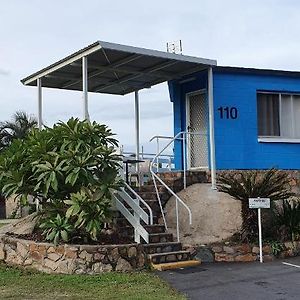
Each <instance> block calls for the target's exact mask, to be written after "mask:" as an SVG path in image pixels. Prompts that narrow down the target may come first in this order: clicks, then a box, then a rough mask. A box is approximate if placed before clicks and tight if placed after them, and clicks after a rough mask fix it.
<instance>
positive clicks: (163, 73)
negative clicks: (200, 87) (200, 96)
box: [21, 41, 217, 95]
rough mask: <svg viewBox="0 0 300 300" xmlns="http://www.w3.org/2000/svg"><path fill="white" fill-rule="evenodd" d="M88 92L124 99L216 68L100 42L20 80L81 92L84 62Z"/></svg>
mask: <svg viewBox="0 0 300 300" xmlns="http://www.w3.org/2000/svg"><path fill="white" fill-rule="evenodd" d="M83 57H86V58H87V79H88V91H89V92H95V93H106V94H117V95H125V94H128V93H131V92H133V91H137V90H140V89H143V88H149V87H151V86H153V85H156V84H159V83H162V82H164V81H169V80H172V79H177V78H181V77H182V76H185V75H188V74H191V73H194V72H197V71H201V70H204V69H207V68H208V67H211V66H215V65H216V64H217V62H216V61H215V60H211V59H204V58H199V57H192V56H186V55H180V54H173V53H167V52H162V51H156V50H149V49H144V48H137V47H132V46H125V45H120V44H114V43H108V42H103V41H97V42H95V43H93V44H91V45H89V46H87V47H85V48H83V49H81V50H79V51H77V52H75V53H73V54H71V55H69V56H67V57H65V58H63V59H62V60H60V61H58V62H56V63H54V64H52V65H50V66H49V67H46V68H44V69H42V70H40V71H38V72H36V73H34V74H32V75H29V76H28V77H26V78H24V79H22V80H21V82H22V83H23V84H24V85H30V86H37V81H38V80H37V79H41V78H42V85H43V87H49V88H58V89H66V90H78V91H82V80H83V79H82V78H83V76H82V62H83V60H82V58H83Z"/></svg>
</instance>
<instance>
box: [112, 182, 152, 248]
mask: <svg viewBox="0 0 300 300" xmlns="http://www.w3.org/2000/svg"><path fill="white" fill-rule="evenodd" d="M125 188H127V189H128V190H129V191H130V192H131V193H132V194H134V196H135V197H136V198H135V199H134V198H132V197H131V195H130V194H129V193H128V192H127V191H126V190H125ZM125 188H121V189H120V190H119V191H114V193H113V197H114V199H115V203H116V208H117V209H118V210H119V211H120V212H121V214H122V215H123V216H124V217H125V218H126V220H127V221H128V222H129V223H130V224H131V225H132V227H133V228H134V241H135V242H136V243H140V242H141V237H142V238H143V239H144V240H145V242H146V243H149V233H148V232H147V231H146V230H145V228H144V227H143V226H142V225H141V220H142V221H144V222H145V224H147V225H153V212H152V209H151V207H150V206H149V205H148V204H147V203H146V202H145V200H143V199H142V198H141V197H140V196H139V195H138V194H137V193H136V192H135V191H134V190H133V189H132V188H131V187H130V186H129V185H128V184H127V183H125ZM123 202H125V203H126V204H127V205H128V206H129V207H130V208H131V209H132V210H133V213H132V212H131V211H130V210H129V209H128V208H127V207H126V206H125V205H124V203H123ZM141 203H142V204H143V205H144V206H145V207H146V209H147V210H148V211H149V214H147V213H146V211H145V210H144V209H143V208H142V207H141V206H140V204H141Z"/></svg>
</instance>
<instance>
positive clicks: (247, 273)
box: [158, 257, 300, 300]
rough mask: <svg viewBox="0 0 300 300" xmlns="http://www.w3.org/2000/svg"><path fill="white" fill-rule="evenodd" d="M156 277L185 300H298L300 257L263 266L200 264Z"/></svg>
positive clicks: (165, 272) (299, 290) (251, 264)
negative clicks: (170, 286) (183, 295)
mask: <svg viewBox="0 0 300 300" xmlns="http://www.w3.org/2000/svg"><path fill="white" fill-rule="evenodd" d="M158 275H159V276H161V277H162V278H163V279H164V280H166V281H167V282H169V283H170V284H171V285H172V286H173V287H174V288H176V289H177V290H179V291H180V292H182V293H184V294H185V295H187V297H188V299H197V300H205V299H210V300H214V299H218V300H227V299H228V300H235V299H239V300H248V299H251V300H252V299H255V300H260V299H263V300H269V299H270V300H271V299H272V300H279V299H280V300H283V299H300V257H297V258H292V259H284V260H277V261H275V262H268V263H264V264H260V263H227V264H224V263H217V264H202V265H201V266H199V267H194V268H188V269H182V270H172V271H164V272H160V273H158Z"/></svg>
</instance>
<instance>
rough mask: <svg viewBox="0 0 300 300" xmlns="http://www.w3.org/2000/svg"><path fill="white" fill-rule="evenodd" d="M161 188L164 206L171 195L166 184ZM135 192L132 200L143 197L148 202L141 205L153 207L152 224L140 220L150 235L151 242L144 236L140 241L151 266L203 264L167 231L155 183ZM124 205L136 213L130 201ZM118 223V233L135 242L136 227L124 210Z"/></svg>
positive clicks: (148, 237) (160, 269)
mask: <svg viewBox="0 0 300 300" xmlns="http://www.w3.org/2000/svg"><path fill="white" fill-rule="evenodd" d="M157 188H158V190H159V194H160V198H161V203H162V206H163V207H164V205H165V203H166V202H167V201H168V199H169V197H170V194H169V192H168V191H167V189H166V188H165V187H164V186H163V185H158V186H157ZM134 192H135V193H133V192H132V191H131V192H130V196H131V197H132V199H136V198H138V196H140V197H141V199H143V201H144V202H145V203H141V202H140V207H141V208H142V209H144V210H145V211H146V210H147V206H148V207H150V208H151V210H152V215H153V218H152V219H153V220H152V221H153V222H152V224H147V223H146V222H145V221H143V220H141V222H140V224H141V225H142V226H143V228H144V229H145V230H146V232H147V234H148V235H147V236H146V239H148V241H145V239H140V242H141V243H143V244H144V251H145V253H147V255H148V261H149V264H150V266H151V267H152V268H153V269H156V270H159V271H163V270H168V269H176V268H184V267H191V266H197V265H199V264H200V263H201V262H200V261H198V260H194V259H193V256H192V254H191V253H190V252H189V251H186V250H184V249H183V246H182V244H181V243H180V242H178V241H174V237H173V235H172V234H171V233H168V232H166V228H165V225H164V224H163V220H162V216H161V210H160V206H159V202H158V200H157V195H156V192H155V187H154V185H153V184H151V183H149V184H146V185H144V186H142V187H140V188H137V189H135V191H134ZM124 206H125V207H126V208H127V209H128V210H129V211H130V212H131V214H132V215H134V214H135V213H134V211H132V209H131V208H130V207H131V206H130V205H129V204H127V203H125V204H124ZM148 223H149V222H148ZM116 224H117V228H118V232H119V233H120V234H121V235H122V237H124V238H126V239H130V240H132V241H134V240H135V229H134V227H133V226H132V224H130V223H129V222H128V219H126V218H125V217H124V215H122V213H120V214H119V218H117V219H116Z"/></svg>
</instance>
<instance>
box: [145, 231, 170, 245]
mask: <svg viewBox="0 0 300 300" xmlns="http://www.w3.org/2000/svg"><path fill="white" fill-rule="evenodd" d="M149 242H150V243H168V242H173V234H171V233H167V232H164V233H151V234H149Z"/></svg>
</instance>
